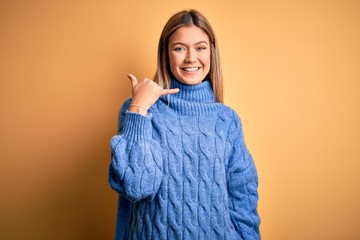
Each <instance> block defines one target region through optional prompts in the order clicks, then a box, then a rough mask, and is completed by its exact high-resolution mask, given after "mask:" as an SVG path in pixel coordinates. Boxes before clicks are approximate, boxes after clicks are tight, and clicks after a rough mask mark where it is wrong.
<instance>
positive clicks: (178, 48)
mask: <svg viewBox="0 0 360 240" xmlns="http://www.w3.org/2000/svg"><path fill="white" fill-rule="evenodd" d="M174 51H175V52H181V51H185V48H184V47H175V48H174Z"/></svg>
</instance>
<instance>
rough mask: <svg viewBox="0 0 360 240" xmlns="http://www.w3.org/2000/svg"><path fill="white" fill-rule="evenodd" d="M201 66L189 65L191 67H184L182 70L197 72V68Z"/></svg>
mask: <svg viewBox="0 0 360 240" xmlns="http://www.w3.org/2000/svg"><path fill="white" fill-rule="evenodd" d="M199 69H200V67H189V68H182V70H184V71H186V72H195V71H197V70H199Z"/></svg>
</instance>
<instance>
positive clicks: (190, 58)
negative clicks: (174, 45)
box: [185, 49, 197, 63]
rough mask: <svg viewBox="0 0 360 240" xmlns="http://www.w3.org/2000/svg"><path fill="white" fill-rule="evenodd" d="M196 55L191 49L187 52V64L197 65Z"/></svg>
mask: <svg viewBox="0 0 360 240" xmlns="http://www.w3.org/2000/svg"><path fill="white" fill-rule="evenodd" d="M196 59H197V58H196V53H195V52H194V50H191V49H189V51H188V52H187V56H186V58H185V62H186V63H196Z"/></svg>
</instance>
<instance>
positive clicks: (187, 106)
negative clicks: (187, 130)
mask: <svg viewBox="0 0 360 240" xmlns="http://www.w3.org/2000/svg"><path fill="white" fill-rule="evenodd" d="M171 88H179V89H180V92H178V93H176V94H171V95H170V97H169V95H163V96H162V97H160V100H161V101H162V102H163V103H165V104H166V105H168V107H169V108H170V109H171V110H173V111H175V112H177V113H180V114H183V115H202V114H207V113H211V112H214V111H215V110H216V109H217V108H218V105H219V104H217V103H216V102H215V96H214V92H213V90H212V87H211V82H210V81H208V80H204V81H203V82H201V83H199V84H196V85H186V84H183V83H181V82H179V81H177V80H175V79H171ZM169 100H170V102H169ZM168 103H169V104H168Z"/></svg>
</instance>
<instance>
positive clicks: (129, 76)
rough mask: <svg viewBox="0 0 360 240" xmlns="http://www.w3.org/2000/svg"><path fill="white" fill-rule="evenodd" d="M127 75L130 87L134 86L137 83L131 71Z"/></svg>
mask: <svg viewBox="0 0 360 240" xmlns="http://www.w3.org/2000/svg"><path fill="white" fill-rule="evenodd" d="M127 76H128V78H129V79H130V82H131V85H132V87H133V88H134V87H135V86H136V85H137V84H138V80H137V78H136V77H135V76H134V75H133V74H131V73H129V74H128V75H127Z"/></svg>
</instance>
